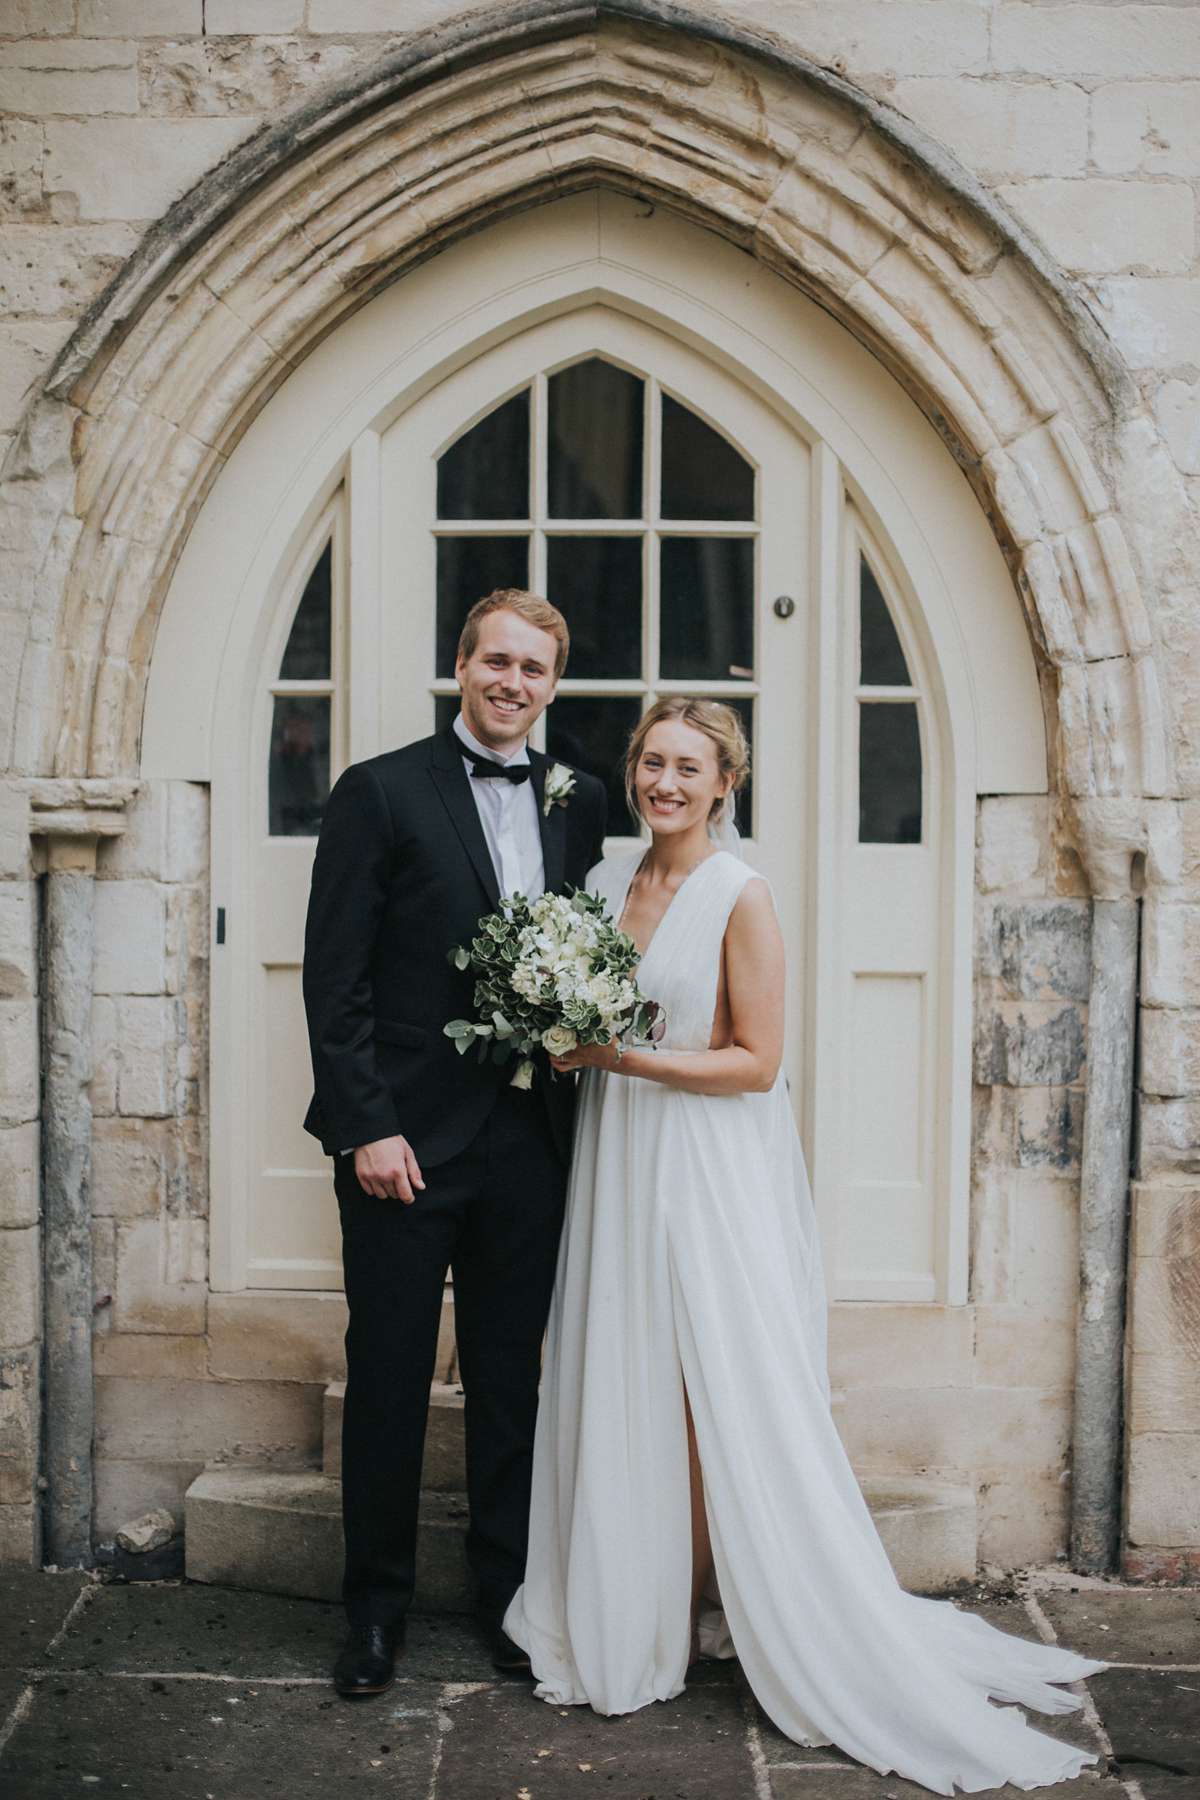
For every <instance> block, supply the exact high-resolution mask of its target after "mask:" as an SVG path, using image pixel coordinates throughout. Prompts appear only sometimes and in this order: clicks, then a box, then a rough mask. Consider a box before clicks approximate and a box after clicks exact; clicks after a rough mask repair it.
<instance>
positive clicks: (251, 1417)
mask: <svg viewBox="0 0 1200 1800" xmlns="http://www.w3.org/2000/svg"><path fill="white" fill-rule="evenodd" d="M96 1446H97V1454H100V1455H104V1456H108V1457H115V1458H118V1459H121V1460H129V1459H132V1460H134V1461H150V1462H210V1461H214V1460H217V1459H224V1460H225V1461H227V1462H236V1463H257V1464H261V1465H263V1466H266V1467H270V1468H272V1469H284V1470H290V1469H303V1468H315V1467H316V1465H317V1463H318V1462H319V1460H320V1455H321V1389H320V1388H319V1387H317V1386H309V1385H306V1384H304V1383H301V1382H279V1381H276V1382H268V1381H170V1380H155V1381H148V1380H145V1379H142V1378H136V1379H135V1378H128V1379H127V1378H125V1377H119V1376H103V1377H100V1378H98V1379H97V1382H96ZM141 1510H143V1511H144V1510H145V1508H142V1509H141Z"/></svg>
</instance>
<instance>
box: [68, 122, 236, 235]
mask: <svg viewBox="0 0 1200 1800" xmlns="http://www.w3.org/2000/svg"><path fill="white" fill-rule="evenodd" d="M256 122H257V121H255V120H254V119H252V118H240V119H147V118H136V119H119V118H106V119H96V120H93V121H91V122H89V123H84V122H82V121H76V120H74V119H51V120H49V121H48V122H47V125H46V164H45V169H44V172H43V180H44V182H45V185H46V188H47V191H48V192H51V193H64V192H66V193H71V194H74V196H75V198H76V200H77V202H78V205H79V217H80V218H81V219H85V220H86V219H129V220H139V219H156V218H158V216H159V215H160V214H161V213H164V212H166V210H167V208H168V207H169V206H170V205H171V203H172V201H174V200H177V199H178V198H179V196H180V195H181V194H184V193H186V192H187V190H188V188H190V187H192V186H193V185H194V184H195V183H196V182H197V181H198V180H199V179H200V177H201V176H202V175H203V174H204V173H205V171H206V170H207V169H209V168H211V167H212V165H213V164H214V163H218V162H220V160H221V158H222V157H223V156H227V155H228V153H229V152H230V150H232V149H233V147H234V145H235V144H237V143H239V142H240V141H241V139H242V138H244V137H246V136H247V135H248V133H249V132H250V131H251V130H253V128H254V125H255V123H256Z"/></svg>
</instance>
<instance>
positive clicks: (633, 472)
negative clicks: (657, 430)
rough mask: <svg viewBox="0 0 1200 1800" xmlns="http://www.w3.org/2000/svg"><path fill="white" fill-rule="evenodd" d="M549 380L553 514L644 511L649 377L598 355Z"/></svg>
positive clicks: (608, 515) (606, 515) (625, 515)
mask: <svg viewBox="0 0 1200 1800" xmlns="http://www.w3.org/2000/svg"><path fill="white" fill-rule="evenodd" d="M547 386H548V390H549V396H548V397H549V412H550V417H549V445H548V450H549V513H550V517H551V518H552V519H640V518H641V516H642V423H643V412H644V409H645V387H644V383H643V382H641V381H640V380H639V379H638V377H637V376H636V375H630V374H629V373H628V372H627V371H626V370H625V369H617V368H614V367H613V365H612V363H607V362H601V360H600V358H599V357H595V356H594V357H592V358H591V359H590V361H588V362H582V363H575V364H573V365H572V367H571V368H569V369H561V370H560V371H559V373H558V374H557V375H552V376H551V377H550V380H549V382H548V383H547Z"/></svg>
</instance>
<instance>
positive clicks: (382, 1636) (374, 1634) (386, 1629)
mask: <svg viewBox="0 0 1200 1800" xmlns="http://www.w3.org/2000/svg"><path fill="white" fill-rule="evenodd" d="M403 1655H404V1626H403V1624H400V1625H398V1626H388V1625H352V1626H351V1627H350V1636H349V1637H348V1638H347V1639H346V1647H345V1649H344V1650H343V1651H342V1654H341V1655H340V1656H339V1657H338V1659H337V1661H336V1663H334V1665H333V1685H334V1687H335V1688H336V1689H337V1691H338V1693H339V1694H382V1693H383V1691H384V1689H385V1688H390V1687H391V1685H392V1683H393V1681H395V1679H396V1658H397V1657H398V1656H403Z"/></svg>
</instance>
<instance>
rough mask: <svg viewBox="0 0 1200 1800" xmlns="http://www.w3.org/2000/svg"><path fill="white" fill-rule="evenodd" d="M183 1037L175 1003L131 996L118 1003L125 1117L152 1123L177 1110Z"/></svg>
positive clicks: (120, 1093)
mask: <svg viewBox="0 0 1200 1800" xmlns="http://www.w3.org/2000/svg"><path fill="white" fill-rule="evenodd" d="M179 1035H180V1034H179V1009H178V1007H177V1004H176V1002H175V1001H174V1000H169V999H163V1000H160V999H154V998H150V997H146V998H141V997H138V996H129V997H128V998H125V997H123V998H122V999H120V1000H119V1001H118V1002H117V1049H118V1054H119V1058H120V1068H119V1072H118V1075H117V1105H118V1106H119V1108H120V1110H121V1111H122V1112H123V1113H130V1114H136V1115H137V1116H138V1117H140V1118H143V1119H152V1118H161V1117H163V1116H165V1115H167V1114H169V1113H172V1112H174V1111H175V1110H176V1075H177V1071H176V1067H175V1051H176V1044H177V1042H178V1039H179Z"/></svg>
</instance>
